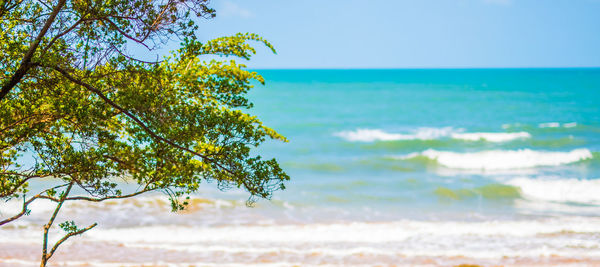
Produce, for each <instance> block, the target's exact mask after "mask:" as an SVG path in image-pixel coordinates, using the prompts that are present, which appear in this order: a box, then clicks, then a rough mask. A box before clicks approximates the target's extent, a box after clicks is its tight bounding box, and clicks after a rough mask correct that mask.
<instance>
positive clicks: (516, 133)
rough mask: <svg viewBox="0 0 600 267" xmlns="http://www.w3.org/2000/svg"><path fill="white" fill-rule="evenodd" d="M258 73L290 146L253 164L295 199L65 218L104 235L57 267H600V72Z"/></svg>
mask: <svg viewBox="0 0 600 267" xmlns="http://www.w3.org/2000/svg"><path fill="white" fill-rule="evenodd" d="M260 73H262V74H263V75H264V77H265V79H266V81H267V84H266V86H257V87H256V88H254V90H253V91H252V92H251V94H250V98H251V100H252V101H253V102H254V103H255V108H254V109H252V110H250V112H251V113H252V114H254V115H257V116H259V117H260V118H261V119H262V120H263V121H264V122H265V124H266V125H268V126H270V127H272V128H274V129H276V130H277V131H279V132H280V133H282V134H284V135H285V136H286V137H288V139H289V140H290V142H289V143H280V142H267V143H266V144H264V146H261V147H260V148H259V149H258V150H257V152H260V153H261V154H264V155H265V156H268V157H276V158H277V159H278V160H279V162H280V163H281V165H282V166H283V167H284V169H285V170H286V171H287V172H288V173H289V174H290V176H291V178H292V179H291V181H290V182H289V183H288V184H287V189H286V190H285V191H277V192H275V194H274V197H273V199H272V201H266V200H261V201H258V202H257V203H256V205H255V207H253V208H249V207H247V206H246V200H247V199H248V193H246V192H244V191H242V190H229V191H227V192H221V191H219V190H217V186H216V185H215V184H214V183H213V184H211V183H206V184H203V185H202V186H201V187H200V190H199V192H198V193H197V194H195V195H193V196H192V199H191V200H190V202H191V204H190V206H189V207H188V209H187V210H185V211H183V212H180V213H178V214H173V213H171V212H170V205H169V203H168V202H167V201H166V196H165V195H164V194H154V195H153V194H148V195H142V196H139V197H136V198H132V199H127V200H114V201H112V200H111V201H106V202H101V203H88V202H69V203H66V204H65V206H64V208H63V209H62V210H61V212H60V214H59V215H58V218H57V219H56V221H57V222H62V221H66V220H69V221H70V220H74V221H75V222H77V223H78V224H79V225H80V226H85V225H90V224H91V223H93V222H97V223H98V224H99V226H98V227H96V228H95V229H93V230H91V231H89V232H86V233H85V234H84V235H83V236H81V237H76V238H75V237H74V238H72V239H70V240H69V241H68V242H67V243H69V244H72V245H69V244H65V245H64V246H61V248H60V250H59V254H57V255H56V256H54V257H53V261H55V263H56V264H60V265H64V266H81V265H85V266H142V265H143V266H155V265H160V266H163V265H165V266H166V265H168V266H180V267H187V266H455V265H458V264H466V263H468V264H479V265H482V266H600V250H598V248H599V247H600V104H599V103H600V69H507V70H502V69H498V70H263V71H260ZM50 182H51V181H50ZM40 183H41V184H38V185H35V184H33V185H32V188H36V186H38V187H40V186H41V187H47V186H48V184H47V183H49V181H41V182H40ZM127 186H129V187H133V189H135V188H136V185H135V184H130V185H126V187H127ZM133 189H132V190H133ZM34 191H35V190H34ZM30 207H31V214H30V215H29V216H26V217H23V218H22V219H20V220H19V221H18V222H16V223H15V224H9V225H8V226H3V227H1V228H0V266H34V265H36V264H38V261H39V247H40V240H41V225H43V224H45V223H46V221H47V220H48V218H49V216H50V214H51V212H52V211H53V209H54V207H55V206H54V203H49V202H44V201H39V202H34V203H33V204H32V205H31V206H30ZM20 209H21V203H20V202H19V201H18V200H14V201H11V202H8V203H4V204H3V205H0V218H2V216H4V217H6V216H9V215H11V214H15V213H18V212H19V211H20ZM62 234H63V233H61V232H60V231H59V230H58V229H55V228H53V229H52V230H51V238H53V240H57V239H58V237H60V236H61V235H62ZM81 251H85V252H86V253H81Z"/></svg>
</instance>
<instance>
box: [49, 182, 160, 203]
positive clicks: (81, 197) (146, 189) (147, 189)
mask: <svg viewBox="0 0 600 267" xmlns="http://www.w3.org/2000/svg"><path fill="white" fill-rule="evenodd" d="M154 190H156V189H154V188H152V189H150V188H147V185H146V187H145V188H144V189H142V190H141V191H137V192H135V193H131V194H127V195H121V196H107V197H102V198H94V197H86V196H75V197H67V198H65V201H71V200H85V201H90V202H102V201H105V200H110V199H124V198H130V197H134V196H137V195H141V194H143V193H146V192H150V191H154ZM38 198H40V199H48V200H51V201H54V202H60V199H58V198H55V197H50V196H39V197H38Z"/></svg>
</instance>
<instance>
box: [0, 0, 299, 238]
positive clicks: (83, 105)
mask: <svg viewBox="0 0 600 267" xmlns="http://www.w3.org/2000/svg"><path fill="white" fill-rule="evenodd" d="M207 4H208V3H207V0H134V1H131V0H35V1H33V0H32V1H27V0H0V86H2V87H1V90H0V199H2V200H9V199H14V198H23V212H22V213H21V214H17V215H15V217H12V218H9V219H7V220H4V221H2V222H0V225H2V224H4V223H7V222H9V221H12V220H14V219H17V218H18V217H20V216H22V215H23V214H27V212H28V210H27V205H29V204H30V203H31V202H32V201H34V200H36V199H49V200H52V201H55V202H57V203H60V204H62V202H64V201H70V200H87V201H102V200H105V199H114V198H124V197H132V196H135V195H138V194H141V193H145V192H149V191H162V192H166V193H167V194H168V195H169V196H170V199H171V200H172V204H173V209H174V210H178V209H181V208H182V207H183V205H184V204H185V202H180V201H178V199H179V197H180V196H182V195H185V194H189V193H191V192H194V191H196V190H197V189H198V187H199V185H200V183H201V182H202V181H216V183H217V184H218V186H219V187H220V188H222V189H226V188H230V187H238V188H243V189H245V190H247V191H248V192H249V193H250V195H251V198H250V200H254V199H255V198H256V197H260V198H269V197H270V196H271V194H272V192H273V191H274V190H277V189H283V188H284V186H283V182H284V181H285V180H288V179H289V177H288V176H287V175H286V174H285V173H284V172H283V171H282V169H281V168H280V167H279V165H278V163H277V162H276V161H275V159H270V160H265V159H263V158H261V157H260V156H256V155H254V154H252V153H251V149H252V148H253V147H256V146H258V145H259V144H261V143H262V142H264V141H265V140H267V139H278V140H282V141H285V138H284V137H283V136H281V135H279V134H278V133H276V132H275V131H274V130H272V129H270V128H268V127H266V126H264V125H263V124H262V123H261V122H260V121H259V120H258V119H257V118H256V117H254V116H250V115H248V114H246V113H245V112H244V110H246V109H248V108H251V107H252V104H251V103H250V102H249V101H248V99H247V98H246V97H245V94H246V93H247V92H248V90H250V89H251V88H252V85H251V84H252V82H253V81H258V82H260V83H264V81H263V78H262V77H261V76H259V75H258V74H257V73H255V72H250V71H248V70H246V69H245V66H244V65H242V64H238V63H236V62H235V61H233V60H230V61H216V60H211V61H209V62H206V61H204V60H202V56H204V55H220V56H232V57H238V58H244V59H249V58H250V57H251V55H252V54H254V53H255V50H254V49H253V48H252V46H251V45H250V44H249V43H248V42H249V41H254V42H258V43H261V44H263V45H265V46H266V47H268V48H269V49H271V50H272V51H273V52H275V50H274V49H273V47H272V46H271V44H269V43H268V42H267V41H266V40H264V39H263V38H261V37H260V36H258V35H255V34H237V35H234V36H230V37H222V38H218V39H215V40H211V41H206V42H201V41H199V40H198V39H197V38H196V35H195V32H196V31H197V29H198V26H197V25H196V22H195V21H197V20H198V19H203V18H211V17H213V16H214V15H215V11H214V10H213V9H211V8H210V7H208V5H207ZM173 40H179V41H180V48H179V49H178V50H176V51H174V52H172V53H171V54H170V55H169V56H168V57H165V58H164V59H163V60H161V61H144V60H141V59H138V58H136V57H135V56H134V55H132V54H131V53H130V50H131V48H132V47H137V48H138V49H139V48H140V47H141V48H144V49H146V50H147V51H149V52H152V51H154V49H156V48H160V47H162V46H163V45H165V44H166V43H167V42H170V41H173ZM24 158H29V159H30V161H31V162H32V163H30V164H25V163H23V162H25V161H24ZM46 177H51V178H54V179H59V180H61V181H63V183H61V184H60V185H59V186H57V187H54V188H48V189H46V190H44V191H42V192H28V186H27V184H28V182H30V181H32V180H34V179H40V178H46ZM121 179H129V180H133V181H135V182H136V183H138V184H139V185H140V187H139V190H138V191H135V192H123V191H122V190H121V189H120V188H119V185H118V183H117V181H119V180H121ZM71 188H80V189H82V190H83V192H86V193H85V194H83V195H69V194H70V190H71ZM59 208H60V205H59V206H58V208H57V210H58V209H59ZM52 221H53V219H51V221H50V222H49V225H51V224H52ZM61 226H62V227H65V229H68V230H70V231H71V232H76V230H77V229H78V228H77V227H76V226H75V225H74V224H72V223H69V222H67V223H63V224H61Z"/></svg>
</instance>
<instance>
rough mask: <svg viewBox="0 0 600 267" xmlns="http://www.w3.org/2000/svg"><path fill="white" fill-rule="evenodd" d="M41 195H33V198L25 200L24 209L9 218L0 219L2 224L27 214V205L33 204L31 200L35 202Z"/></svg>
mask: <svg viewBox="0 0 600 267" xmlns="http://www.w3.org/2000/svg"><path fill="white" fill-rule="evenodd" d="M38 197H39V195H36V196H33V197H32V198H30V199H29V200H27V201H23V209H22V210H21V212H19V213H18V214H17V215H15V216H12V217H10V218H8V219H5V220H2V221H0V226H2V225H5V224H7V223H9V222H12V221H14V220H16V219H19V218H21V217H22V216H23V215H25V213H27V206H29V204H31V202H33V201H34V200H36V199H37V198H38ZM23 200H25V198H23Z"/></svg>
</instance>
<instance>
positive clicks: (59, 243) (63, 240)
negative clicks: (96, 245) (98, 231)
mask: <svg viewBox="0 0 600 267" xmlns="http://www.w3.org/2000/svg"><path fill="white" fill-rule="evenodd" d="M97 225H98V223H94V224H92V225H90V226H88V227H86V228H83V229H79V230H77V231H75V232H71V233H68V234H67V235H65V236H63V238H61V239H60V240H58V241H57V242H56V244H54V246H53V247H52V249H51V250H50V252H49V253H48V255H47V256H46V260H49V259H50V258H51V257H52V255H54V252H55V251H56V249H58V246H60V245H61V244H62V243H63V242H65V241H67V239H69V237H72V236H75V235H80V234H83V233H85V232H87V231H89V230H91V229H92V228H94V227H96V226H97Z"/></svg>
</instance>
